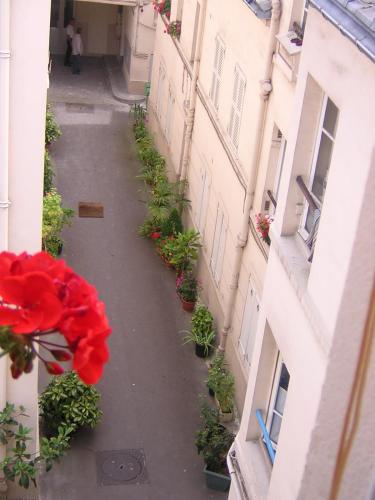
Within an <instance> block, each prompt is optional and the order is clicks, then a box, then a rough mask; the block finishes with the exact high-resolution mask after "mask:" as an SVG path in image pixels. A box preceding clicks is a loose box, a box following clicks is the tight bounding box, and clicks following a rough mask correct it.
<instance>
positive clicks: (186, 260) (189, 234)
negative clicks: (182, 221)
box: [163, 229, 201, 273]
mask: <svg viewBox="0 0 375 500" xmlns="http://www.w3.org/2000/svg"><path fill="white" fill-rule="evenodd" d="M200 247H201V244H200V243H199V233H198V232H197V231H195V230H194V229H187V230H186V231H183V232H182V233H178V234H177V236H176V237H175V238H173V239H169V240H167V241H166V243H165V245H164V250H163V251H164V253H165V254H166V255H168V256H169V259H168V260H169V262H170V263H171V264H172V265H173V266H174V267H175V268H176V270H177V272H179V273H180V272H182V271H187V270H190V269H191V267H192V263H193V261H196V260H197V259H198V250H199V248H200Z"/></svg>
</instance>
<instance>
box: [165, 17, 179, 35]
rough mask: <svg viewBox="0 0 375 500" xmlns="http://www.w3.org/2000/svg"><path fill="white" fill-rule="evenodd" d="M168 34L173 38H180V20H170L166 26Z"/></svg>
mask: <svg viewBox="0 0 375 500" xmlns="http://www.w3.org/2000/svg"><path fill="white" fill-rule="evenodd" d="M167 33H168V35H171V37H173V38H180V35H181V21H172V22H171V23H169V24H168V27H167Z"/></svg>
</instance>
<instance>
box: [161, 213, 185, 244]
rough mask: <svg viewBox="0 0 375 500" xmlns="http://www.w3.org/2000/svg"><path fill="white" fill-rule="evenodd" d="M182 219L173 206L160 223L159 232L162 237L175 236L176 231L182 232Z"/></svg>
mask: <svg viewBox="0 0 375 500" xmlns="http://www.w3.org/2000/svg"><path fill="white" fill-rule="evenodd" d="M182 231H183V227H182V221H181V215H180V214H179V212H178V210H177V208H173V209H172V210H171V212H170V214H169V216H168V217H167V219H165V220H163V221H162V223H161V224H160V232H161V235H162V237H163V238H168V236H176V235H177V234H178V233H182Z"/></svg>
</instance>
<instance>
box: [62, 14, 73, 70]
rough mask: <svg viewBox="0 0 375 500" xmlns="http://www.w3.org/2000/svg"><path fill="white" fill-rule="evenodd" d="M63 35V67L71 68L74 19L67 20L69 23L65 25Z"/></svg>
mask: <svg viewBox="0 0 375 500" xmlns="http://www.w3.org/2000/svg"><path fill="white" fill-rule="evenodd" d="M65 33H66V52H65V59H64V66H71V65H72V61H71V55H72V41H73V36H74V18H73V17H72V19H70V20H69V23H68V24H67V26H66V28H65Z"/></svg>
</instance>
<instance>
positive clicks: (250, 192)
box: [219, 0, 281, 352]
mask: <svg viewBox="0 0 375 500" xmlns="http://www.w3.org/2000/svg"><path fill="white" fill-rule="evenodd" d="M280 16H281V1H280V0H273V1H272V18H271V25H270V33H269V40H268V47H267V52H266V57H265V61H266V64H265V68H264V73H263V78H262V79H261V80H260V93H259V98H260V105H259V110H258V114H257V120H256V128H255V138H254V149H253V154H252V157H251V162H250V177H249V182H248V184H247V187H246V199H245V207H244V214H243V218H242V223H241V231H240V233H239V235H238V236H237V245H236V248H235V257H234V265H233V273H232V277H231V281H230V284H229V297H228V301H227V304H226V307H225V310H224V323H223V328H222V330H221V336H220V344H219V351H221V352H224V351H225V346H226V342H227V337H228V333H229V330H230V328H231V326H232V317H233V307H234V302H235V299H236V294H237V289H238V281H239V276H240V269H241V263H242V255H243V250H244V248H245V246H246V244H247V240H248V234H249V219H250V210H251V208H252V205H253V201H254V192H255V188H256V181H257V177H258V169H259V158H260V152H261V148H262V137H263V129H264V123H265V118H266V111H267V104H268V98H269V95H270V93H271V91H272V83H271V75H272V58H273V54H274V52H275V48H276V38H275V36H276V34H277V32H278V30H279V24H280Z"/></svg>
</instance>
